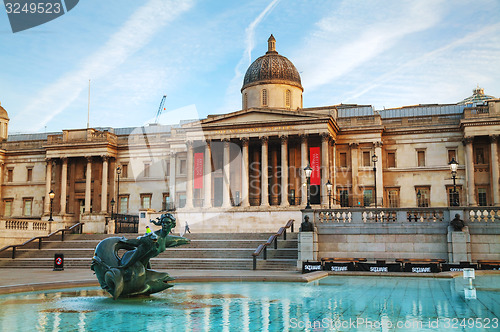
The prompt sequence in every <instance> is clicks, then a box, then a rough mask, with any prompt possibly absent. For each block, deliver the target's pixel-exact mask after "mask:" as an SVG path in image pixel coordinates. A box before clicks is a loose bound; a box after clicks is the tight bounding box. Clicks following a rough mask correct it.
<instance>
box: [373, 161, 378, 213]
mask: <svg viewBox="0 0 500 332" xmlns="http://www.w3.org/2000/svg"><path fill="white" fill-rule="evenodd" d="M372 161H373V179H374V181H375V208H377V161H378V157H377V155H376V154H375V153H374V154H373V156H372Z"/></svg>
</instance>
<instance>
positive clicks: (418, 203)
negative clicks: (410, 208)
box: [417, 189, 422, 207]
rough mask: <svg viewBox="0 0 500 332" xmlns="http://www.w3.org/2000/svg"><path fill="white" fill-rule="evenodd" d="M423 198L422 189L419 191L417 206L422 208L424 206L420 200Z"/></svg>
mask: <svg viewBox="0 0 500 332" xmlns="http://www.w3.org/2000/svg"><path fill="white" fill-rule="evenodd" d="M421 197H422V194H421V193H420V189H419V190H418V191H417V206H418V207H420V206H421V205H422V204H421V202H420V198H421Z"/></svg>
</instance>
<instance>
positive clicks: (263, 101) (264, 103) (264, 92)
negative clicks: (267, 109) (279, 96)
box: [262, 89, 267, 106]
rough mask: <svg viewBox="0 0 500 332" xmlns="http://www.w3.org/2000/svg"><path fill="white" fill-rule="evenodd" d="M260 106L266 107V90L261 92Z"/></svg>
mask: <svg viewBox="0 0 500 332" xmlns="http://www.w3.org/2000/svg"><path fill="white" fill-rule="evenodd" d="M262 106H267V89H263V90H262Z"/></svg>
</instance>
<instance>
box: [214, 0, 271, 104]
mask: <svg viewBox="0 0 500 332" xmlns="http://www.w3.org/2000/svg"><path fill="white" fill-rule="evenodd" d="M279 2H280V0H273V1H271V2H270V3H269V4H268V5H267V6H266V8H264V10H263V11H261V12H260V13H259V15H258V16H257V17H256V18H255V19H254V20H253V21H252V22H251V23H250V24H249V25H248V26H247V28H246V29H245V50H244V51H243V55H242V57H241V59H240V61H239V62H238V64H237V65H236V67H235V68H234V76H233V78H232V79H231V81H230V82H229V86H228V87H227V89H226V98H225V103H224V106H223V108H222V109H221V110H219V112H227V111H234V110H235V108H234V105H238V103H239V101H240V100H241V96H240V94H239V91H240V88H241V84H242V82H243V73H244V72H245V71H246V70H247V68H248V67H249V66H250V63H251V61H252V51H253V49H254V47H255V30H256V28H257V26H258V25H259V24H260V23H261V22H262V21H263V20H264V18H265V17H266V16H267V15H269V14H270V13H271V12H272V11H273V9H274V8H275V7H276V6H277V5H278V3H279Z"/></svg>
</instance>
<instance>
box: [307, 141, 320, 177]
mask: <svg viewBox="0 0 500 332" xmlns="http://www.w3.org/2000/svg"><path fill="white" fill-rule="evenodd" d="M309 159H310V160H309V164H310V165H311V168H312V173H311V185H312V186H314V185H318V186H320V185H321V157H320V151H319V147H316V148H309Z"/></svg>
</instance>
